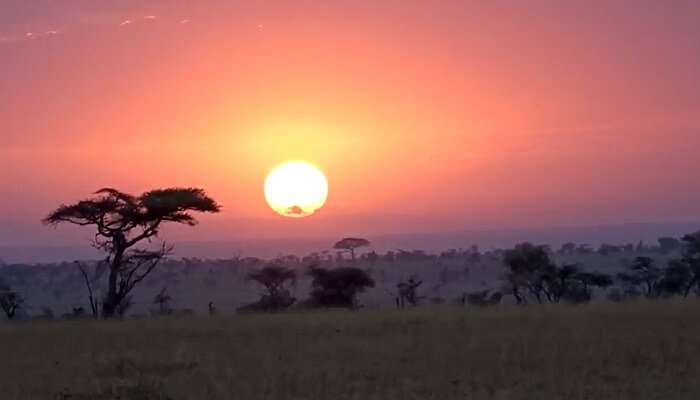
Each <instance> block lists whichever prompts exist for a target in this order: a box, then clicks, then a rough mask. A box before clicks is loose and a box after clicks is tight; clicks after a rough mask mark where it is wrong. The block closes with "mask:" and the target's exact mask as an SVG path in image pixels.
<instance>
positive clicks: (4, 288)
mask: <svg viewBox="0 0 700 400" xmlns="http://www.w3.org/2000/svg"><path fill="white" fill-rule="evenodd" d="M22 303H24V299H23V298H22V296H20V294H19V293H17V292H13V291H12V288H10V285H8V284H6V283H4V282H0V308H1V309H2V311H3V312H4V313H5V316H6V317H7V319H14V318H15V316H16V314H17V310H18V309H19V308H20V307H21V306H22Z"/></svg>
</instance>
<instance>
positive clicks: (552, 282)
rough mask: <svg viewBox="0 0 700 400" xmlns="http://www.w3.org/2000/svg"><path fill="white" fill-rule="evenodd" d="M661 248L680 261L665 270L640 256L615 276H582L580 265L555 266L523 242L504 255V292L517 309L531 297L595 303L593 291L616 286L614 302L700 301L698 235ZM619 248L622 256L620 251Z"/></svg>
mask: <svg viewBox="0 0 700 400" xmlns="http://www.w3.org/2000/svg"><path fill="white" fill-rule="evenodd" d="M659 243H660V246H659V250H660V251H661V253H662V254H666V255H667V254H672V253H673V252H676V251H677V252H678V256H676V257H673V258H671V259H670V260H669V261H668V262H666V263H665V264H664V265H657V261H656V260H655V259H654V258H651V257H647V256H637V257H635V258H634V259H632V260H625V261H624V264H625V265H624V268H625V271H623V272H620V273H618V274H616V275H610V274H606V273H603V272H590V271H584V270H583V268H582V266H581V265H580V264H578V263H564V264H561V265H557V264H556V263H554V262H553V261H552V260H551V258H550V252H549V251H548V248H547V247H546V246H535V245H533V244H531V243H522V244H519V245H517V246H515V248H513V249H510V250H507V251H505V253H504V259H503V262H504V264H505V265H506V266H507V268H508V273H507V274H506V275H505V277H504V281H505V283H506V286H505V287H506V289H507V290H508V291H509V292H510V294H512V295H513V297H514V298H515V301H516V302H517V303H518V304H526V303H527V302H528V298H529V299H530V300H531V301H532V299H534V301H536V302H538V303H543V302H550V303H558V302H560V301H567V302H570V303H585V302H588V301H590V300H591V298H592V296H593V291H594V289H596V288H598V289H606V288H609V287H611V286H613V285H614V284H615V283H617V285H618V288H615V290H612V291H610V292H609V293H608V296H607V297H608V299H610V300H616V301H619V300H622V299H624V298H625V297H638V296H645V297H647V298H651V299H654V298H669V297H673V296H683V297H688V296H689V295H690V294H691V293H692V294H694V295H696V296H700V231H699V232H696V233H693V234H688V235H685V236H683V237H682V238H681V239H673V238H661V239H659ZM610 247H612V246H608V247H607V248H605V249H606V251H610ZM572 248H574V246H569V247H568V249H572ZM616 249H617V250H615V251H622V250H621V249H622V248H621V247H616ZM630 251H631V250H630Z"/></svg>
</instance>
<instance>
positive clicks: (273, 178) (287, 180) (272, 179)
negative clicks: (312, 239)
mask: <svg viewBox="0 0 700 400" xmlns="http://www.w3.org/2000/svg"><path fill="white" fill-rule="evenodd" d="M327 198H328V181H327V180H326V177H325V176H324V175H323V172H321V170H320V169H318V168H317V167H316V166H314V165H312V164H309V163H307V162H304V161H290V162H286V163H284V164H281V165H278V166H277V167H275V169H273V170H272V171H271V172H270V174H269V175H268V176H267V179H266V180H265V199H266V200H267V204H269V205H270V208H272V209H273V210H275V211H276V212H277V213H278V214H280V215H282V216H285V217H292V218H301V217H306V216H309V215H311V214H313V213H315V212H316V211H317V210H318V209H320V208H321V207H323V205H324V204H325V203H326V199H327Z"/></svg>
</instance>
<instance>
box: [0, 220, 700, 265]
mask: <svg viewBox="0 0 700 400" xmlns="http://www.w3.org/2000/svg"><path fill="white" fill-rule="evenodd" d="M697 230H700V222H686V223H648V224H645V223H639V224H617V225H597V226H571V227H549V228H527V229H494V230H463V231H451V232H435V233H396V234H385V235H370V236H367V239H369V240H370V241H371V242H372V249H374V250H376V251H378V252H385V251H387V250H396V249H397V248H401V249H405V250H412V249H422V250H427V251H432V252H438V251H441V250H445V249H450V248H466V247H469V246H471V245H474V244H475V245H478V246H479V247H480V248H482V249H484V250H487V249H489V248H492V247H509V246H512V245H513V244H515V243H518V242H523V241H530V242H533V243H538V244H549V245H551V246H554V247H556V246H559V245H561V244H562V243H565V242H575V243H588V244H591V245H593V246H597V245H600V244H601V243H610V244H624V243H637V242H639V241H640V240H641V241H645V242H647V243H655V242H656V239H657V238H659V237H661V236H672V237H680V236H682V235H683V234H685V233H690V232H695V231H697ZM337 239H339V238H337V237H309V238H290V239H268V240H266V239H247V240H240V241H198V242H175V243H174V244H175V250H176V253H175V256H177V257H199V258H230V257H231V256H234V255H238V256H255V257H262V258H270V257H274V256H277V255H287V254H296V255H300V256H301V255H305V254H308V253H311V252H314V251H317V252H320V251H324V250H331V247H332V245H333V243H334V242H335V241H336V240H337ZM98 256H99V255H98V253H97V252H96V251H95V250H94V249H92V248H90V246H89V245H88V244H87V243H85V244H75V245H67V246H36V245H34V246H0V259H2V260H4V262H6V263H19V262H23V263H44V262H54V261H72V260H76V259H94V258H98Z"/></svg>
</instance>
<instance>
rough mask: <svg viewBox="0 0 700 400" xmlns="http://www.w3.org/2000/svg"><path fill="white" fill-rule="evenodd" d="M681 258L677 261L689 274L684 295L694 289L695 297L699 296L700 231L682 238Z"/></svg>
mask: <svg viewBox="0 0 700 400" xmlns="http://www.w3.org/2000/svg"><path fill="white" fill-rule="evenodd" d="M681 240H682V241H683V243H682V246H683V256H682V258H681V259H680V260H679V261H678V262H679V263H682V265H685V267H686V268H687V269H688V272H689V273H690V279H689V280H688V283H687V285H686V288H685V291H684V295H685V296H688V294H689V293H690V291H691V290H692V289H693V287H695V293H696V295H698V296H700V231H698V232H695V233H691V234H688V235H685V236H683V238H682V239H681Z"/></svg>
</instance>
